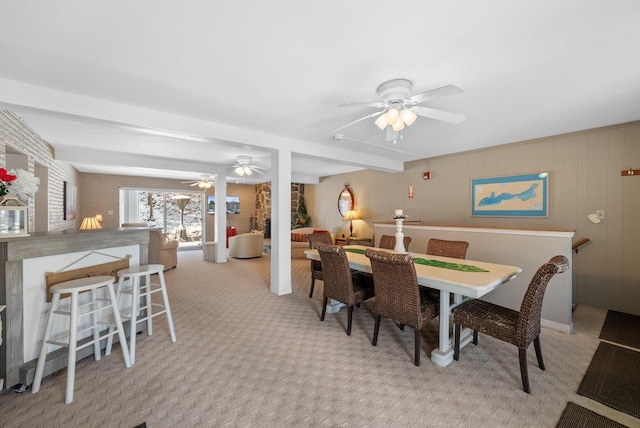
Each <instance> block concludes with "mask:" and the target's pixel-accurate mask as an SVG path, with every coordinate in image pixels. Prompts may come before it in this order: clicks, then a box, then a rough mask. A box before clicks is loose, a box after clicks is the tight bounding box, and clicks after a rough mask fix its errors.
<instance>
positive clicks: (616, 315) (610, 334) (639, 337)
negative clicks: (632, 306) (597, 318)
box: [600, 311, 640, 349]
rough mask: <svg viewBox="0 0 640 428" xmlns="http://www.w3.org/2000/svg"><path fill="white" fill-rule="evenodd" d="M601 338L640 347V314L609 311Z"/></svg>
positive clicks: (636, 347)
mask: <svg viewBox="0 0 640 428" xmlns="http://www.w3.org/2000/svg"><path fill="white" fill-rule="evenodd" d="M600 339H602V340H606V341H609V342H613V343H618V344H620V345H624V346H629V347H631V348H635V349H640V316H638V315H630V314H625V313H622V312H616V311H608V312H607V318H606V319H605V320H604V325H603V326H602V331H601V332H600Z"/></svg>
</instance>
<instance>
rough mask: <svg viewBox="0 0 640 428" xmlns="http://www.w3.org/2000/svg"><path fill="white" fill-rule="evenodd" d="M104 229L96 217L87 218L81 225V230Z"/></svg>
mask: <svg viewBox="0 0 640 428" xmlns="http://www.w3.org/2000/svg"><path fill="white" fill-rule="evenodd" d="M93 229H102V226H100V222H99V221H98V219H96V218H95V217H85V218H84V219H83V220H82V224H81V225H80V230H93Z"/></svg>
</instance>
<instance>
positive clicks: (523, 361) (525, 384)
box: [518, 348, 531, 394]
mask: <svg viewBox="0 0 640 428" xmlns="http://www.w3.org/2000/svg"><path fill="white" fill-rule="evenodd" d="M518 355H519V357H520V376H522V389H524V392H526V393H527V394H531V388H530V387H529V373H528V371H527V348H518Z"/></svg>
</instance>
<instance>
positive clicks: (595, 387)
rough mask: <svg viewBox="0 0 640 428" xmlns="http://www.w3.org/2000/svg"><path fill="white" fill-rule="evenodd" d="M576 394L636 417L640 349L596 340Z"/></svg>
mask: <svg viewBox="0 0 640 428" xmlns="http://www.w3.org/2000/svg"><path fill="white" fill-rule="evenodd" d="M578 394H580V395H584V396H585V397H589V398H591V399H593V400H596V401H599V402H600V403H602V404H605V405H607V406H609V407H611V408H613V409H616V410H620V411H621V412H625V413H628V414H630V415H631V416H635V417H636V418H640V352H638V351H633V350H630V349H627V348H622V347H620V346H615V345H612V344H610V343H605V342H600V345H599V346H598V349H597V350H596V353H595V355H594V356H593V359H592V360H591V364H590V365H589V368H588V369H587V373H586V374H585V375H584V379H582V383H581V384H580V388H578Z"/></svg>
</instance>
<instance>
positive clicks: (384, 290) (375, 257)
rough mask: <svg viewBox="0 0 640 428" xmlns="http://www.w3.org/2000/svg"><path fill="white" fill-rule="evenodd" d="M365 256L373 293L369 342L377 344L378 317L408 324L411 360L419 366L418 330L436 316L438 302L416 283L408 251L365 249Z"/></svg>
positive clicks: (414, 270)
mask: <svg viewBox="0 0 640 428" xmlns="http://www.w3.org/2000/svg"><path fill="white" fill-rule="evenodd" d="M365 255H366V256H367V257H368V258H369V260H370V261H371V270H372V271H373V286H374V289H375V292H376V298H375V305H374V309H373V312H374V315H375V319H376V323H375V327H374V331H373V341H372V342H371V344H372V345H373V346H376V345H377V344H378V333H379V332H380V318H381V317H385V318H389V319H391V320H393V321H395V322H396V323H398V324H400V325H401V326H404V325H408V326H411V327H413V329H414V336H415V339H414V341H415V350H414V352H415V356H414V362H413V363H414V364H415V365H416V366H419V365H420V330H421V329H422V327H423V326H424V325H425V324H426V323H427V322H428V321H430V320H432V319H433V318H435V317H436V316H437V315H438V313H437V308H438V301H437V300H436V299H434V298H433V297H432V296H431V295H430V294H429V293H428V292H427V288H426V287H421V286H419V285H418V278H417V276H416V269H415V266H414V265H413V260H412V258H411V254H397V253H388V252H386V251H376V250H372V249H366V250H365Z"/></svg>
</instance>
